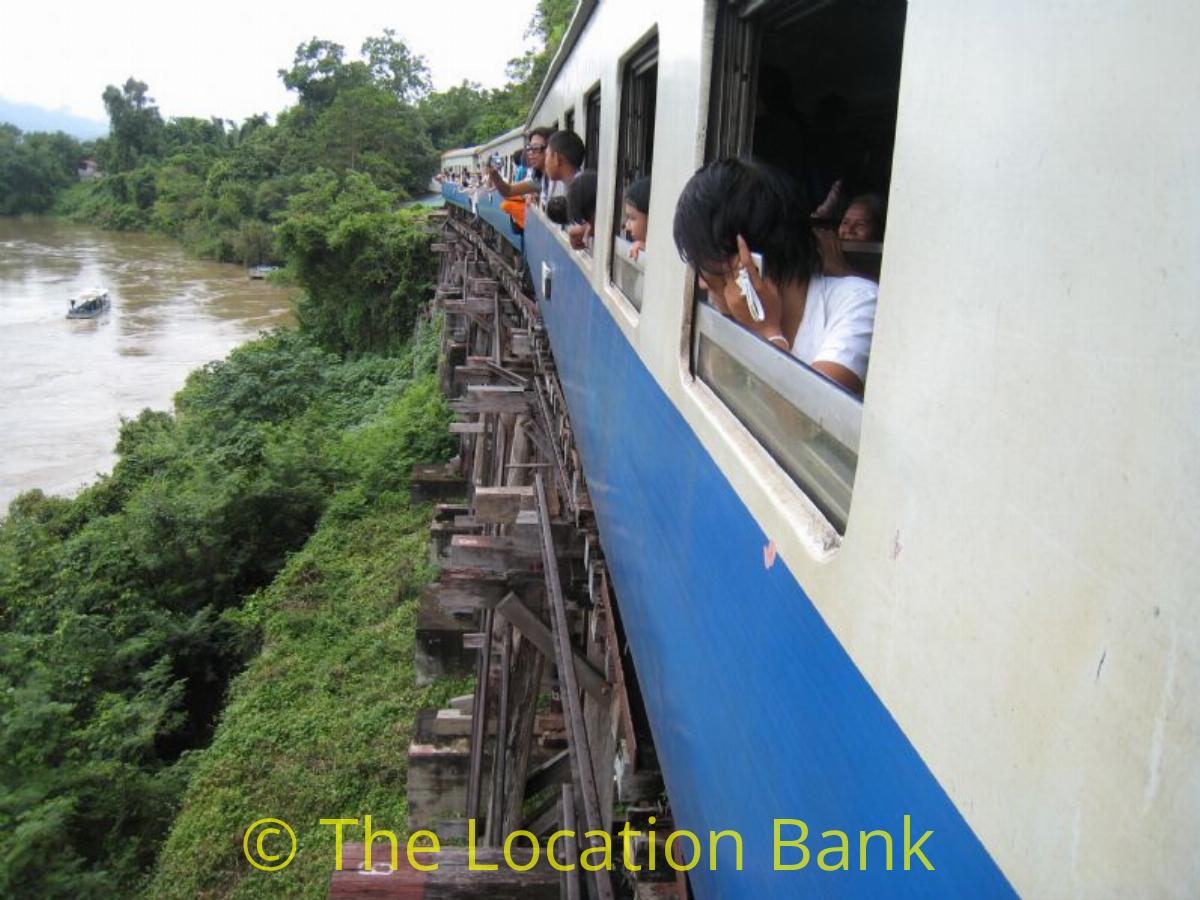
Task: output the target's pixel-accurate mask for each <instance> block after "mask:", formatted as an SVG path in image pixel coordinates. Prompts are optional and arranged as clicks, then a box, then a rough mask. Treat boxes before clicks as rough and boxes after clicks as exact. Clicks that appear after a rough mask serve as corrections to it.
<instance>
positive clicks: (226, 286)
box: [0, 218, 292, 516]
mask: <svg viewBox="0 0 1200 900" xmlns="http://www.w3.org/2000/svg"><path fill="white" fill-rule="evenodd" d="M93 285H103V286H104V287H106V288H108V291H109V294H110V296H111V297H112V308H111V309H110V310H109V311H108V312H106V313H104V314H103V315H101V316H100V317H99V318H96V319H82V320H68V319H67V318H66V312H67V309H68V305H69V300H70V299H71V297H73V296H75V295H77V294H79V292H80V291H82V290H85V289H86V288H89V287H91V286H93ZM291 293H292V291H289V290H286V289H281V288H277V287H274V286H272V285H269V284H266V283H265V282H262V281H251V280H250V279H249V278H248V277H247V275H246V270H245V269H243V268H242V267H241V266H235V265H226V264H224V263H214V262H206V261H204V260H198V259H193V258H191V257H189V256H187V255H186V254H185V253H184V251H183V250H182V248H180V247H179V246H178V245H177V244H175V243H174V242H173V241H170V240H168V239H166V238H162V237H158V236H156V235H147V234H121V233H114V232H108V231H100V230H98V229H95V228H90V227H87V226H81V225H74V224H70V223H66V222H61V221H57V220H50V219H6V218H0V516H3V514H4V511H5V510H6V509H7V508H8V503H9V501H10V500H12V498H13V497H15V496H16V495H17V494H19V493H21V492H22V491H25V490H28V489H30V488H35V487H37V488H42V489H43V490H44V491H46V493H48V494H50V493H54V494H70V493H74V492H75V491H77V490H78V489H79V488H80V487H81V486H82V485H83V484H85V483H87V482H90V481H92V480H93V479H94V478H95V476H96V474H97V473H100V472H107V471H109V470H110V469H111V468H112V465H113V463H114V462H115V461H116V455H115V454H114V453H113V448H114V446H115V444H116V440H117V431H118V429H119V428H120V422H121V417H122V416H125V417H132V416H136V415H137V414H138V412H139V411H141V410H142V409H143V408H145V407H151V408H153V409H170V408H171V398H172V397H173V396H174V394H175V392H176V391H178V390H179V389H180V388H181V387H182V386H183V382H184V379H185V378H186V377H187V374H188V372H190V371H192V370H193V369H195V368H198V367H199V366H202V365H203V364H204V363H206V362H208V361H210V360H214V359H220V358H222V357H224V356H225V355H226V354H227V353H228V352H229V351H230V350H232V349H233V348H234V347H236V346H237V345H238V344H240V343H242V342H243V341H246V340H247V339H249V338H252V337H254V335H255V334H257V333H258V332H259V331H260V330H262V329H264V328H269V327H271V326H274V325H283V324H289V323H291V322H292V314H291V310H290V306H289V302H288V299H289V296H290V294H291Z"/></svg>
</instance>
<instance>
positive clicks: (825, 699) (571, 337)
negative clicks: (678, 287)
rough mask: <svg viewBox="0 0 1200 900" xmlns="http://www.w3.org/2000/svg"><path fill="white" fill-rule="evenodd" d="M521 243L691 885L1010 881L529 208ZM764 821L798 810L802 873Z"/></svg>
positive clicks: (731, 890) (785, 888)
mask: <svg viewBox="0 0 1200 900" xmlns="http://www.w3.org/2000/svg"><path fill="white" fill-rule="evenodd" d="M526 248H527V256H528V259H529V262H530V266H531V269H532V271H533V272H534V273H535V276H534V282H535V285H536V290H537V292H538V294H539V297H538V299H539V302H540V303H541V306H542V310H543V315H544V317H545V322H546V326H547V330H548V332H549V334H550V338H551V344H552V346H553V349H554V355H555V360H556V361H557V365H558V371H559V376H560V378H561V380H562V384H563V389H564V391H565V393H566V396H567V402H568V405H569V409H570V413H571V421H572V424H573V427H574V430H575V438H576V442H577V444H578V446H579V450H580V453H581V454H582V457H583V461H584V467H585V470H586V473H587V480H588V488H589V491H590V493H591V498H592V502H593V505H594V507H595V510H596V518H597V522H598V524H599V527H600V533H601V537H602V539H603V542H604V549H605V553H606V557H607V560H608V565H609V567H610V570H611V574H612V580H613V583H614V585H615V587H616V591H617V596H618V598H619V601H620V606H621V615H622V617H623V619H624V622H625V627H626V630H627V632H628V637H629V642H630V645H631V649H632V653H633V659H634V662H635V665H636V668H637V675H638V680H639V682H640V684H641V687H642V691H643V693H644V695H645V700H646V706H647V709H648V712H649V715H650V720H651V723H652V727H653V731H654V740H655V746H656V748H657V751H658V754H659V757H660V759H661V761H662V766H663V771H664V775H665V778H666V782H667V788H668V790H669V792H670V797H671V803H672V806H673V808H674V811H675V813H676V816H677V819H678V825H679V827H682V828H687V829H689V830H691V831H693V832H696V833H698V834H700V835H701V838H702V840H703V842H704V844H705V855H704V858H703V860H702V864H701V866H699V867H697V869H696V870H694V871H693V872H692V873H691V876H690V877H691V879H692V884H693V887H694V888H695V890H696V892H697V894H698V896H700V897H703V898H716V897H747V898H755V900H758V898H767V897H795V896H801V895H807V894H810V893H811V894H815V895H819V896H858V897H881V896H932V895H936V896H971V897H1007V896H1012V895H1013V890H1012V887H1011V886H1010V885H1009V883H1008V881H1007V880H1006V879H1005V877H1004V875H1003V874H1002V873H1001V872H1000V870H999V868H998V867H997V866H996V864H995V863H994V862H993V860H992V859H991V857H990V856H989V855H988V853H987V851H986V850H985V849H984V847H983V846H982V844H981V843H980V841H979V840H978V838H977V837H976V836H975V834H974V833H973V832H972V831H971V828H970V826H968V825H967V823H966V822H965V821H964V820H963V818H962V816H961V815H960V814H959V813H958V810H957V809H956V808H955V807H954V805H953V804H952V803H951V801H950V799H949V798H948V797H947V796H946V793H945V791H943V790H942V788H941V786H940V785H939V784H938V782H937V780H936V779H935V778H934V776H933V774H932V773H931V772H930V771H929V769H928V768H927V767H926V766H925V764H924V762H922V760H921V757H920V755H919V754H918V753H917V751H916V749H915V748H914V747H913V746H912V744H911V743H909V741H908V739H907V738H906V737H905V736H904V734H903V732H902V731H901V730H900V728H899V726H898V725H897V724H896V722H895V721H894V720H893V719H892V717H891V715H890V714H889V713H888V711H887V709H886V708H885V707H884V706H883V703H882V702H881V701H880V699H879V697H878V696H876V694H875V692H874V691H873V690H872V689H871V687H870V686H869V685H868V684H867V682H866V680H865V679H864V678H863V676H862V675H861V674H860V672H859V671H858V669H857V667H856V666H855V664H854V661H853V660H852V659H851V658H850V657H849V655H848V654H847V653H846V651H845V650H844V649H843V648H842V646H841V644H840V643H839V642H838V640H837V638H836V637H835V636H834V635H833V633H832V632H831V631H830V630H829V628H828V626H827V625H826V624H825V622H824V621H823V620H822V618H821V616H820V615H819V614H818V612H817V611H816V609H815V608H814V607H813V605H812V603H811V601H810V600H809V599H808V597H807V596H806V595H805V593H804V591H803V590H802V589H801V588H800V586H799V585H798V584H797V582H796V579H795V578H794V577H793V576H792V574H791V573H790V571H788V569H787V567H786V566H785V565H784V564H783V563H782V561H780V562H777V563H776V564H775V566H774V567H773V568H771V569H770V570H767V569H766V568H765V566H764V564H763V546H764V545H765V544H766V543H767V536H766V535H764V534H763V532H762V530H761V529H760V528H759V526H758V525H757V524H756V523H755V521H754V519H753V518H751V516H750V514H749V512H748V511H747V509H746V507H745V506H744V505H743V504H742V503H741V501H740V500H739V499H738V497H737V495H736V494H735V493H734V491H733V489H732V488H731V487H730V486H729V483H728V482H727V481H726V480H725V477H724V476H723V475H722V474H721V472H720V470H719V469H718V468H717V466H716V464H715V463H714V462H713V460H712V459H711V458H710V457H709V456H708V454H707V453H706V452H705V451H704V449H703V447H702V446H701V444H700V443H699V441H698V440H697V438H696V436H695V434H694V433H693V432H692V431H691V429H690V428H689V427H688V425H687V424H686V422H685V421H684V420H683V418H682V417H681V416H680V415H679V413H678V411H677V410H675V408H674V407H673V406H672V405H671V403H670V401H669V400H668V398H667V397H666V395H665V394H663V392H662V391H661V389H660V388H659V387H658V385H657V384H656V383H655V381H654V379H653V378H652V377H651V376H650V373H649V372H648V371H647V370H646V368H645V367H644V365H643V364H642V362H641V360H640V359H639V358H638V357H637V355H636V354H635V353H634V352H633V350H632V348H631V347H630V346H629V345H628V343H627V342H626V340H625V338H624V336H623V335H622V334H621V332H620V330H619V329H618V328H617V327H616V325H615V324H614V323H613V321H612V319H611V317H610V316H609V314H608V312H607V311H606V310H605V309H604V307H603V306H602V304H601V303H600V301H599V299H598V298H597V297H596V295H595V293H594V292H593V291H592V290H591V286H590V285H589V284H588V283H587V281H586V279H585V278H584V277H583V274H582V272H581V271H580V270H579V269H578V267H577V266H576V265H575V264H574V263H573V262H572V260H571V259H570V258H569V256H568V254H567V252H566V251H564V250H563V249H562V248H561V246H559V245H558V244H557V243H556V242H555V241H554V239H553V238H552V237H551V236H550V235H549V234H548V233H547V230H546V226H545V225H544V224H543V222H542V221H541V220H540V219H538V218H536V217H534V216H530V217H529V222H528V228H527V231H526ZM662 252H669V251H667V250H664V251H662ZM543 260H547V261H549V262H551V264H552V265H553V267H554V278H553V286H552V290H551V301H550V302H549V303H546V302H544V300H543V298H542V297H541V296H540V294H541V284H540V280H541V279H540V272H541V262H542V261H543ZM947 714H948V715H951V714H952V712H950V711H948V713H947ZM905 815H909V816H911V822H912V831H913V837H912V840H913V841H914V842H915V841H916V840H917V839H918V838H919V837H920V836H921V835H922V834H923V833H924V832H925V831H926V830H930V829H931V830H932V831H933V835H932V836H931V837H930V838H929V839H928V840H926V841H925V843H924V845H923V846H922V847H921V849H922V851H924V852H925V853H926V855H927V856H928V857H929V859H930V861H931V862H932V864H933V866H934V867H935V869H934V871H932V872H930V871H927V870H925V868H924V867H923V866H922V864H921V862H920V860H919V859H918V858H917V857H915V856H914V857H912V865H913V866H914V868H913V869H912V870H911V871H908V872H905V871H904V870H903V862H904V850H903V845H904V840H903V825H902V823H903V817H904V816H905ZM776 818H781V819H782V818H789V819H800V820H803V821H805V822H806V823H807V825H808V826H809V829H810V835H809V838H808V841H807V842H806V846H807V847H808V848H809V850H810V852H812V854H813V855H812V858H811V859H810V861H809V864H808V866H807V867H806V868H805V869H803V870H800V871H780V872H775V871H773V862H774V859H773V849H774V848H773V820H774V819H776ZM727 829H730V830H734V831H736V832H738V833H739V834H740V835H741V836H742V838H743V839H744V842H745V843H744V851H745V855H744V865H745V868H744V870H743V871H741V872H738V871H736V869H735V867H734V860H733V858H732V842H731V841H729V840H728V839H727V840H725V841H723V842H721V843H720V845H719V846H720V848H721V852H720V854H719V856H718V861H717V870H716V871H715V872H714V871H709V870H708V868H707V866H708V851H707V842H708V832H709V831H724V830H727ZM833 829H838V830H841V831H844V832H846V833H848V834H849V836H850V842H851V848H850V849H851V853H850V866H851V871H849V872H836V873H829V872H823V871H820V870H819V869H818V868H817V859H816V854H817V851H818V850H820V849H822V848H824V847H826V846H829V845H830V844H832V843H834V841H835V839H834V838H832V837H831V838H830V839H823V838H821V837H820V833H821V832H822V831H825V830H833ZM873 829H885V830H888V831H890V832H891V833H892V835H893V836H894V838H895V846H894V848H893V849H894V853H895V859H894V863H895V868H894V870H893V871H890V872H889V871H886V870H885V869H884V860H883V849H882V845H881V839H879V838H875V839H874V840H873V842H872V844H871V845H870V852H869V856H868V868H867V870H866V871H859V869H858V864H859V854H858V832H859V831H870V830H873ZM784 836H785V837H788V836H795V832H794V830H790V829H789V830H785V833H784ZM683 846H684V848H685V849H686V848H687V847H688V845H687V844H686V843H685V844H684V845H683ZM614 849H616V848H614ZM798 854H799V851H784V855H783V862H784V863H788V862H795V861H798V860H799V855H798ZM835 856H836V855H835ZM835 856H831V857H826V861H828V862H830V863H834V862H837V861H838V860H837V859H836V858H835Z"/></svg>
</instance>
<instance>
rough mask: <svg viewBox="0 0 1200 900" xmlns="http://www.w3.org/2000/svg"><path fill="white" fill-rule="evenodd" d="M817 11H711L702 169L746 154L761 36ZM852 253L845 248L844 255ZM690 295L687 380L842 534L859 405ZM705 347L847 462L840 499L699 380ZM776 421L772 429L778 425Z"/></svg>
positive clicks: (815, 1)
mask: <svg viewBox="0 0 1200 900" xmlns="http://www.w3.org/2000/svg"><path fill="white" fill-rule="evenodd" d="M822 6H824V3H823V2H822V0H799V2H792V3H788V2H785V0H722V2H719V3H718V5H717V13H716V23H715V28H714V34H713V51H712V63H711V69H710V71H709V73H708V75H709V95H708V112H707V119H706V122H707V128H706V133H705V155H704V158H705V161H706V162H710V161H712V160H714V159H718V158H722V157H727V156H744V155H747V154H749V153H750V152H751V149H752V148H753V146H754V114H755V104H756V101H757V95H758V73H759V68H760V62H759V60H760V57H761V52H760V51H761V48H762V44H763V34H764V32H765V29H766V28H769V27H777V26H778V27H782V26H783V25H785V24H789V23H793V22H795V21H797V20H798V19H800V18H802V17H803V16H806V15H808V14H810V13H811V12H813V11H815V10H817V9H820V8H821V7H822ZM901 41H902V42H903V35H901ZM901 53H903V43H902V46H901ZM859 250H860V248H852V249H851V250H849V251H844V252H850V253H852V252H856V251H859ZM880 250H881V247H879V246H875V245H872V246H870V247H866V246H864V247H862V248H861V252H863V253H864V254H874V255H876V256H877V255H878V254H879V252H880ZM691 295H692V297H691V304H690V306H689V309H690V313H689V315H688V316H686V317H685V320H686V321H685V331H686V344H685V345H686V346H687V347H688V351H689V352H688V354H687V355H688V360H687V363H688V373H687V374H688V375H689V376H690V377H691V378H692V379H693V380H694V382H695V383H697V384H699V385H703V386H704V388H705V389H706V391H707V392H708V393H709V394H710V395H711V396H712V397H713V399H714V400H715V401H716V402H717V403H719V404H720V405H721V406H722V407H723V408H724V409H725V410H726V411H727V412H728V413H729V414H730V415H732V416H733V418H734V419H735V420H736V421H737V422H738V423H740V424H741V426H742V427H743V428H744V429H745V431H746V433H747V434H748V435H749V436H750V437H751V438H752V439H753V440H754V441H755V442H756V443H757V444H758V446H759V447H760V448H761V449H762V450H763V451H764V452H765V453H766V454H767V455H769V456H770V457H771V458H772V459H773V460H774V461H775V463H776V464H777V465H778V466H779V467H780V469H781V470H782V471H783V473H784V475H785V476H786V477H788V478H789V479H790V480H791V481H792V483H793V484H795V485H796V487H797V488H798V489H799V490H800V491H801V492H802V493H803V494H804V495H805V497H806V498H807V499H808V500H809V501H810V502H811V503H812V504H813V505H814V506H815V507H816V508H817V509H818V510H819V511H820V513H821V515H822V516H823V517H824V518H825V520H826V521H827V522H828V524H829V525H830V526H831V527H832V528H833V529H834V530H835V531H836V532H837V533H838V534H845V531H846V528H847V526H848V523H849V516H850V512H851V508H852V499H853V488H854V474H855V472H856V471H857V462H858V452H859V443H860V439H861V430H862V417H863V402H864V401H863V399H862V398H859V397H857V396H855V395H853V394H850V393H849V392H847V391H845V390H844V389H843V388H841V386H839V385H837V384H835V383H834V382H832V381H829V380H828V379H826V378H824V377H823V376H821V375H820V374H819V373H818V372H816V371H814V370H813V369H812V368H811V367H809V366H807V365H805V364H804V363H803V362H801V361H800V360H798V359H796V358H795V357H794V356H792V355H791V354H790V353H784V352H781V351H780V350H779V349H778V348H776V347H774V346H773V345H771V344H769V343H768V342H766V341H763V340H761V339H759V338H758V337H757V336H756V335H754V334H753V333H752V332H750V331H748V330H746V329H744V328H742V327H741V326H740V325H738V324H737V323H735V322H733V321H732V320H730V319H728V318H726V317H725V316H723V315H722V314H721V313H720V312H718V311H717V310H716V309H715V308H714V307H712V306H711V304H709V303H708V302H707V300H706V297H707V294H706V292H705V291H704V290H703V289H701V288H700V287H699V285H698V283H697V282H696V281H695V280H693V282H692V285H691ZM706 340H707V341H710V342H711V343H712V344H713V345H714V346H716V347H717V348H718V349H719V350H720V351H721V352H723V353H724V354H726V355H727V356H728V357H731V358H732V360H733V362H734V363H735V364H736V365H737V366H739V367H740V369H739V371H740V372H742V373H743V374H744V377H745V378H747V379H757V381H758V382H761V383H762V384H764V385H765V386H766V387H768V388H770V389H771V390H772V391H774V392H775V394H777V395H778V396H779V397H781V398H783V399H784V400H785V402H787V403H788V404H789V405H790V406H791V407H792V408H793V409H794V410H795V411H796V413H798V414H799V416H800V417H802V418H805V419H808V420H809V421H811V422H812V423H814V424H815V426H816V427H817V428H818V429H820V431H822V432H823V433H824V434H825V435H828V437H829V439H830V440H832V441H833V442H835V443H836V444H837V445H838V446H840V447H841V448H843V449H845V450H846V451H847V452H849V453H851V454H852V455H853V458H854V465H853V468H852V469H851V470H850V477H849V479H848V489H847V491H846V493H845V496H844V498H840V497H839V498H837V499H836V500H831V498H830V496H829V495H828V492H827V491H825V490H824V488H823V487H821V486H820V485H819V484H817V482H819V481H820V480H821V477H822V476H821V474H820V473H818V472H817V471H816V470H817V468H819V465H820V461H819V460H818V462H817V464H816V465H814V466H813V467H812V470H811V471H807V472H806V471H797V467H796V465H795V459H794V457H793V459H792V460H791V462H792V464H791V465H789V461H788V460H787V459H785V458H784V457H785V456H787V455H788V454H786V453H781V452H776V451H775V450H773V449H772V445H773V444H774V445H776V446H779V445H780V442H781V441H786V440H787V438H788V434H787V433H786V430H785V429H783V428H782V427H781V428H779V429H778V430H772V429H771V428H770V427H769V423H768V425H767V426H765V427H761V428H760V427H756V426H755V425H754V424H752V423H751V422H750V421H748V419H747V416H745V415H743V414H742V413H740V412H739V411H738V410H737V409H736V408H735V406H734V405H733V403H731V402H730V401H728V400H727V399H726V397H728V396H731V391H732V390H733V385H732V384H731V383H729V382H727V383H725V384H719V383H716V382H715V381H710V379H709V378H707V377H706V376H705V373H704V372H703V371H702V365H701V352H702V342H703V341H706ZM776 421H777V423H778V422H780V421H781V420H776ZM827 471H828V470H827ZM827 471H826V473H825V474H826V475H827Z"/></svg>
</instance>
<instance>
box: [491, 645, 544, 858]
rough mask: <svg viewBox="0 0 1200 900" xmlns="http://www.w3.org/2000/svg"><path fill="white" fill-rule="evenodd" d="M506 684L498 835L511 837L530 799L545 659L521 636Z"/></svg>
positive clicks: (520, 824)
mask: <svg viewBox="0 0 1200 900" xmlns="http://www.w3.org/2000/svg"><path fill="white" fill-rule="evenodd" d="M514 657H515V658H514V662H513V670H512V676H511V678H510V681H509V684H510V687H511V694H512V698H511V700H510V703H509V707H510V708H509V723H508V730H507V734H506V735H505V745H506V747H507V751H506V754H505V768H504V780H503V787H504V791H505V797H504V804H503V809H502V811H501V816H500V817H501V833H502V834H505V835H508V834H512V833H513V832H514V831H516V830H517V829H518V828H520V827H521V826H522V825H524V822H523V821H522V812H523V810H524V806H525V798H526V797H527V796H529V790H528V786H529V780H528V772H529V761H530V758H531V757H532V755H533V739H534V735H533V724H534V720H535V719H536V716H537V703H538V692H539V691H540V690H541V686H542V675H543V673H544V671H545V659H546V658H545V656H544V655H543V654H542V653H541V651H539V650H538V649H537V648H536V647H534V646H533V644H532V643H531V642H530V641H529V640H528V639H526V638H525V637H524V636H521V637H520V639H519V640H518V641H517V649H516V653H515V654H514Z"/></svg>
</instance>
